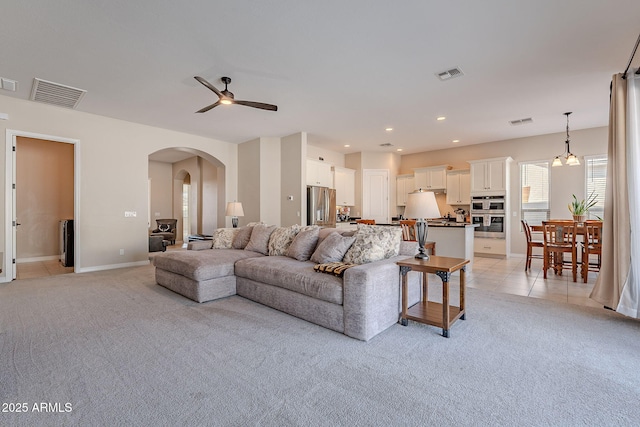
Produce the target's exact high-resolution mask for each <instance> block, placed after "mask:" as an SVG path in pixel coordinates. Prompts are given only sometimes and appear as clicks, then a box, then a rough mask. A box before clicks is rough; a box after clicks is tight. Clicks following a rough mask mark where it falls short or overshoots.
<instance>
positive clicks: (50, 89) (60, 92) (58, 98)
mask: <svg viewBox="0 0 640 427" xmlns="http://www.w3.org/2000/svg"><path fill="white" fill-rule="evenodd" d="M85 93H87V91H86V90H82V89H76V88H75V87H71V86H65V85H61V84H59V83H53V82H48V81H46V80H42V79H38V78H35V79H33V88H32V89H31V100H32V101H37V102H42V103H45V104H50V105H57V106H58V107H64V108H76V107H77V106H78V103H79V102H80V100H81V99H82V97H83V96H84V94H85Z"/></svg>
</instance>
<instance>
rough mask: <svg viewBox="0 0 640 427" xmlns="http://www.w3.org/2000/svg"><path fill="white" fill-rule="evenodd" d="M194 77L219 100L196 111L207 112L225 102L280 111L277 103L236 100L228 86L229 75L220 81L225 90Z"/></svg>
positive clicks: (229, 81) (225, 103)
mask: <svg viewBox="0 0 640 427" xmlns="http://www.w3.org/2000/svg"><path fill="white" fill-rule="evenodd" d="M194 79H196V80H197V81H198V82H200V83H201V84H202V85H203V86H204V87H206V88H207V89H209V90H211V91H212V92H213V93H215V94H216V95H218V100H217V101H216V102H214V103H213V104H211V105H208V106H206V107H204V108H201V109H200V110H198V111H196V113H206V112H207V111H209V110H211V109H213V108H215V107H217V106H218V105H220V104H223V105H231V104H237V105H244V106H245V107H253V108H259V109H261V110H268V111H278V106H277V105H273V104H265V103H263V102H254V101H240V100H236V99H235V96H234V95H233V92H231V91H230V90H229V89H228V88H227V87H228V86H229V83H231V78H229V77H222V78H221V79H220V81H221V82H222V83H224V90H218V89H217V88H216V87H215V86H214V85H212V84H211V83H209V82H208V81H207V80H205V79H204V78H202V77H200V76H195V77H194Z"/></svg>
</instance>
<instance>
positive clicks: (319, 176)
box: [307, 160, 333, 188]
mask: <svg viewBox="0 0 640 427" xmlns="http://www.w3.org/2000/svg"><path fill="white" fill-rule="evenodd" d="M307 185H315V186H318V187H329V188H333V173H332V172H331V165H330V164H329V163H324V162H320V161H316V160H307Z"/></svg>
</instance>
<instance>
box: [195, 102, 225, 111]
mask: <svg viewBox="0 0 640 427" xmlns="http://www.w3.org/2000/svg"><path fill="white" fill-rule="evenodd" d="M220 104H221V102H220V100H217V101H216V102H214V103H213V104H211V105H209V106H207V107H204V108H202V109H201V110H198V111H196V113H206V112H207V111H209V110H211V109H213V108H216V107H217V106H218V105H220Z"/></svg>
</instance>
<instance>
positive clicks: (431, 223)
mask: <svg viewBox="0 0 640 427" xmlns="http://www.w3.org/2000/svg"><path fill="white" fill-rule="evenodd" d="M336 224H351V225H356V224H357V223H356V222H355V221H342V222H337V223H336ZM376 225H400V222H397V221H392V222H391V223H390V224H376ZM427 225H428V226H429V227H457V228H461V227H473V228H475V227H479V226H480V225H479V224H471V223H469V222H455V221H448V222H443V221H427Z"/></svg>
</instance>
